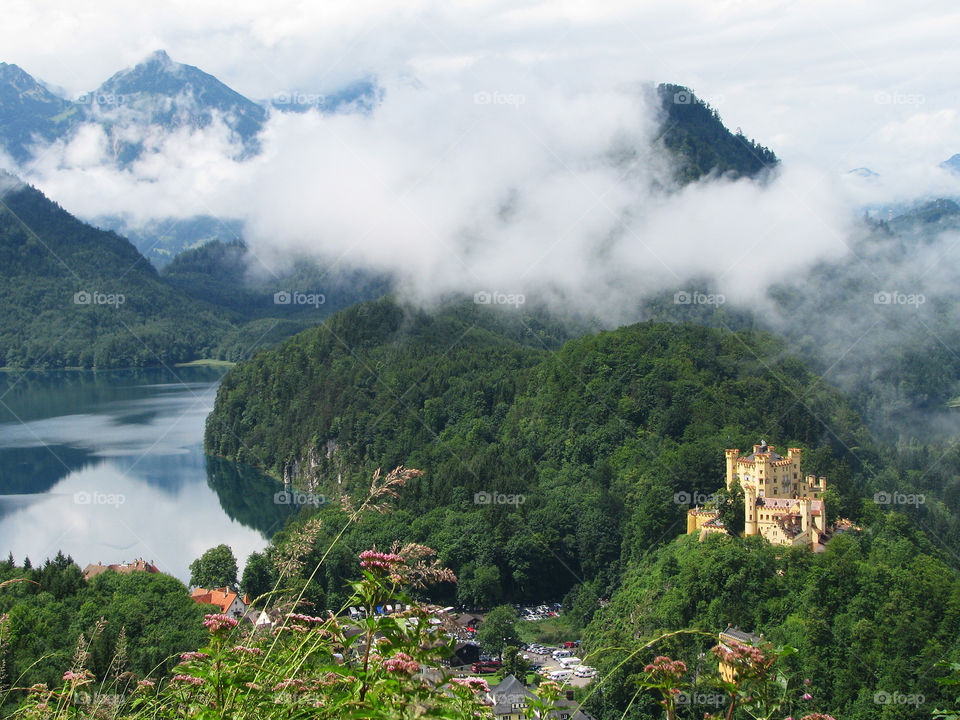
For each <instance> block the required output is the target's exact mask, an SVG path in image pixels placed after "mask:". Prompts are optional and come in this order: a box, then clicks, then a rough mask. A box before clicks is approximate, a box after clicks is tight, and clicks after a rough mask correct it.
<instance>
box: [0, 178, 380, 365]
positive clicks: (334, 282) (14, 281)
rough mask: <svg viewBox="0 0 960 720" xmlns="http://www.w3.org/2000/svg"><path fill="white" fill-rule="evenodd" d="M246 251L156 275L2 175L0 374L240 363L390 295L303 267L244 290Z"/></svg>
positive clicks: (349, 276) (368, 283)
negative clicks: (353, 306) (11, 370)
mask: <svg viewBox="0 0 960 720" xmlns="http://www.w3.org/2000/svg"><path fill="white" fill-rule="evenodd" d="M244 251H245V249H244V248H243V247H242V246H240V245H237V244H234V245H223V244H222V243H216V242H215V243H212V244H210V245H207V246H204V247H203V248H199V249H197V250H194V251H190V252H188V253H185V254H184V255H183V256H182V257H180V258H178V261H177V262H175V263H173V264H171V266H170V267H168V269H167V271H165V272H164V273H163V274H160V273H158V272H157V270H156V269H155V268H154V267H153V266H152V265H151V264H150V263H149V262H147V260H146V259H145V258H144V257H143V255H141V254H140V253H139V252H137V249H136V248H135V247H134V246H133V245H132V244H131V243H130V242H129V241H128V240H126V239H125V238H123V237H120V236H119V235H117V234H116V233H113V232H106V231H103V230H98V229H97V228H95V227H92V226H90V225H88V224H86V223H84V222H82V221H80V220H78V219H77V218H75V217H73V216H72V215H70V214H69V213H68V212H67V211H66V210H64V209H63V208H61V207H60V206H59V205H57V204H56V203H54V202H52V201H50V200H49V199H47V198H46V197H45V196H44V195H43V193H41V192H40V191H39V190H37V189H36V188H33V187H31V186H29V185H26V184H24V183H22V182H20V181H19V180H18V179H17V178H15V177H13V176H11V175H9V174H7V173H4V172H2V171H0V310H2V312H0V368H2V367H8V368H15V369H30V368H33V369H49V368H63V367H96V368H111V367H144V366H155V365H170V364H173V363H178V362H186V361H191V360H196V359H201V358H220V359H225V360H237V359H239V358H241V357H245V356H246V355H247V354H250V353H252V352H254V351H256V350H257V349H259V348H261V347H263V346H264V345H271V344H273V343H275V342H277V341H278V340H281V339H283V338H285V337H288V336H290V335H292V334H294V333H297V332H299V331H301V330H303V329H304V328H307V327H310V326H312V325H315V324H317V323H319V322H321V321H322V320H323V319H324V318H325V317H327V316H328V315H329V314H331V313H332V312H334V311H336V310H339V309H341V308H344V307H346V306H348V305H350V304H352V303H355V302H361V301H364V300H369V299H372V298H375V297H379V296H380V295H382V294H383V293H385V292H387V291H388V289H389V287H388V281H387V280H386V279H385V278H381V277H377V276H373V275H370V274H365V273H363V272H360V271H355V270H351V269H342V268H339V267H336V266H335V267H334V268H333V269H334V270H336V272H335V273H334V272H331V269H329V268H323V267H321V266H320V265H319V264H317V263H308V262H301V263H299V264H298V265H296V266H294V267H293V268H292V269H291V270H289V271H286V272H278V273H277V274H276V275H273V276H270V277H269V279H267V280H261V281H259V282H256V283H254V282H248V281H247V279H246V277H245V273H244V270H245V267H246V263H245V260H244V257H243V253H244ZM295 295H297V297H294V296H295ZM278 296H279V297H278ZM299 296H302V298H301V297H299ZM301 299H302V302H301V301H300V300H301Z"/></svg>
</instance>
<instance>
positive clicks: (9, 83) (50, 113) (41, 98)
mask: <svg viewBox="0 0 960 720" xmlns="http://www.w3.org/2000/svg"><path fill="white" fill-rule="evenodd" d="M76 117H77V111H76V108H75V107H74V106H73V104H72V103H71V102H70V101H68V100H64V99H63V98H61V97H58V96H57V95H54V94H53V93H52V92H50V91H49V90H47V89H46V88H45V87H44V86H43V85H41V84H40V83H39V82H37V81H36V80H35V79H34V78H33V77H32V76H31V75H29V74H28V73H26V72H24V71H23V70H22V69H21V68H19V67H18V66H16V65H8V64H7V63H0V148H2V149H3V150H4V151H6V152H7V153H8V154H9V155H10V156H11V157H12V158H13V159H14V160H15V161H17V162H18V163H24V162H26V161H28V160H29V159H30V157H31V155H32V146H33V145H35V144H36V145H43V144H45V143H49V142H51V141H52V140H54V139H55V138H57V137H58V136H60V135H62V134H63V133H64V132H66V131H68V130H69V129H70V128H71V127H72V123H73V122H74V121H75V120H76Z"/></svg>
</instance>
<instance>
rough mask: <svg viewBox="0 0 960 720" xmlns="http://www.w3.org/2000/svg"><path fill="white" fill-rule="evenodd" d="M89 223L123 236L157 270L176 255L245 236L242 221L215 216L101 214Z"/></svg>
mask: <svg viewBox="0 0 960 720" xmlns="http://www.w3.org/2000/svg"><path fill="white" fill-rule="evenodd" d="M90 224H91V225H94V226H95V227H98V228H101V229H103V230H112V231H113V232H115V233H117V234H118V235H123V237H125V238H127V239H128V240H129V241H130V242H132V243H133V245H134V246H135V247H136V248H137V250H139V251H140V253H141V254H142V255H143V256H144V257H146V258H147V260H149V261H150V262H151V263H152V264H153V265H154V266H155V267H156V268H157V269H162V268H163V267H164V266H166V265H167V264H168V263H169V262H170V261H171V260H173V259H174V258H175V257H176V256H177V255H179V254H180V253H183V252H184V251H186V250H191V249H193V248H198V247H200V246H202V245H205V244H206V243H209V242H216V241H220V242H225V243H230V242H234V241H235V240H236V239H237V238H239V237H241V236H242V235H243V221H242V220H235V219H230V218H219V217H214V216H212V215H194V216H193V217H185V218H153V219H150V220H145V221H141V222H134V221H133V220H132V219H131V218H129V217H127V216H124V215H99V216H97V217H94V218H91V219H90Z"/></svg>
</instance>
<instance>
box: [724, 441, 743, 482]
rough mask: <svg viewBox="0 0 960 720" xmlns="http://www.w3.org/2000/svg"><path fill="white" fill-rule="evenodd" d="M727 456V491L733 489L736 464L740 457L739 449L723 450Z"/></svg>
mask: <svg viewBox="0 0 960 720" xmlns="http://www.w3.org/2000/svg"><path fill="white" fill-rule="evenodd" d="M725 452H726V454H727V490H729V489H730V488H731V487H733V478H734V475H735V474H736V470H735V468H736V462H737V458H738V457H740V449H739V448H733V449H727V450H725Z"/></svg>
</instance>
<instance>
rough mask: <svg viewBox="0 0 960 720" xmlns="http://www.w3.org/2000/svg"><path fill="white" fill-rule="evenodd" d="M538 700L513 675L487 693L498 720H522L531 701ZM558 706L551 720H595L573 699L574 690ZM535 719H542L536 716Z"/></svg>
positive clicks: (569, 691) (552, 713)
mask: <svg viewBox="0 0 960 720" xmlns="http://www.w3.org/2000/svg"><path fill="white" fill-rule="evenodd" d="M534 698H536V695H534V694H533V692H531V691H530V690H528V689H527V688H526V686H524V684H523V683H522V682H520V681H519V680H517V678H516V677H515V676H513V675H507V676H506V677H505V678H503V680H501V681H500V682H499V683H497V684H496V685H494V686H493V687H492V688H490V691H489V692H488V693H487V697H486V700H487V703H488V704H490V705H491V706H492V709H493V716H494V717H495V718H496V719H497V720H522V718H524V717H525V715H524V712H525V710H526V708H527V706H528V704H529V703H530V701H531V699H534ZM557 704H558V705H559V708H558V709H556V710H554V711H552V712H550V713H549V714H548V718H550V720H593V718H592V717H591V716H590V715H588V714H587V713H586V712H584V711H583V710H581V709H580V705H579V703H577V702H576V701H575V700H574V699H573V690H567V692H566V696H565V697H563V698H561V699H560V700H559V701H558V702H557ZM535 717H540V715H539V714H535Z"/></svg>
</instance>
